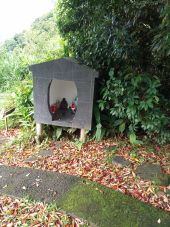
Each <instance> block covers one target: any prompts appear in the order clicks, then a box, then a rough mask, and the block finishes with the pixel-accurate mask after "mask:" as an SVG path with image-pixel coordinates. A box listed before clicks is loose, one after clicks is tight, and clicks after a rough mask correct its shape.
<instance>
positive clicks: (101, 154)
mask: <svg viewBox="0 0 170 227" xmlns="http://www.w3.org/2000/svg"><path fill="white" fill-rule="evenodd" d="M117 141H120V142H117ZM110 146H113V147H115V146H116V149H113V150H110V151H107V149H105V148H106V147H110ZM48 148H49V149H50V150H52V151H53V155H52V156H51V157H45V158H43V157H39V158H38V160H35V161H32V162H29V163H26V162H24V161H25V160H26V159H27V158H28V157H30V156H31V155H33V154H35V152H37V147H30V148H29V149H20V148H18V147H17V146H16V145H13V146H11V147H10V148H9V149H8V150H7V151H6V152H5V153H3V154H2V155H1V157H0V163H1V164H3V165H12V166H20V167H32V168H37V169H42V170H48V171H57V172H62V173H67V174H70V175H76V176H81V177H84V178H86V179H89V180H92V181H94V182H98V183H100V184H102V185H104V186H106V187H108V188H111V189H114V190H117V191H120V192H122V193H124V194H128V195H130V196H132V197H134V198H136V199H138V200H140V201H143V202H145V203H148V204H150V205H152V206H154V207H157V208H161V209H163V210H165V211H170V195H169V192H170V186H158V185H157V184H156V183H154V182H151V181H149V180H148V181H147V180H143V179H140V178H139V177H137V176H136V174H135V169H136V168H137V166H139V165H140V164H141V163H142V162H144V161H147V162H150V163H157V164H160V166H161V168H162V169H163V171H164V172H165V173H167V174H170V163H169V157H170V145H166V146H162V147H159V146H154V147H153V146H143V145H141V146H138V147H137V148H133V147H132V146H131V145H130V144H129V143H128V142H127V141H126V140H124V139H119V140H116V141H114V139H108V140H103V141H101V142H96V141H91V142H87V143H86V144H84V145H83V147H82V148H81V149H80V150H79V149H78V148H77V147H76V146H75V144H74V143H71V142H69V141H65V142H63V144H62V146H61V147H58V146H57V142H49V144H48ZM115 154H116V155H121V156H123V157H125V158H126V159H128V160H130V161H131V166H129V167H126V168H120V167H117V166H114V165H113V164H112V163H111V160H112V158H113V156H114V155H115Z"/></svg>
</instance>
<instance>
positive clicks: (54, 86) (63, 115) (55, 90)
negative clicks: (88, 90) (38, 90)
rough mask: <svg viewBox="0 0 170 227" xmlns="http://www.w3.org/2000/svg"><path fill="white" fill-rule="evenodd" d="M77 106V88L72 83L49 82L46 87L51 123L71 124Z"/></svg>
mask: <svg viewBox="0 0 170 227" xmlns="http://www.w3.org/2000/svg"><path fill="white" fill-rule="evenodd" d="M77 104H78V96H77V87H76V84H75V83H74V81H66V80H57V79H53V80H51V82H50V84H49V87H48V108H49V112H50V114H51V117H52V121H60V122H68V123H71V122H72V121H73V119H74V117H75V115H76V111H77Z"/></svg>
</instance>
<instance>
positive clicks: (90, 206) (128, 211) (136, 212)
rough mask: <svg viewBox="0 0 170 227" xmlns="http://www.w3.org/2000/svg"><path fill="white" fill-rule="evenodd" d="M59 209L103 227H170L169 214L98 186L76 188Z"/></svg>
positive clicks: (89, 185)
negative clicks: (159, 221)
mask: <svg viewBox="0 0 170 227" xmlns="http://www.w3.org/2000/svg"><path fill="white" fill-rule="evenodd" d="M59 205H60V207H61V208H62V209H63V210H65V211H67V212H69V213H71V214H74V215H76V216H78V217H80V218H83V219H85V220H87V221H89V223H95V224H96V226H100V227H110V226H111V227H125V226H126V227H132V226H133V227H152V226H153V227H156V226H161V227H167V226H170V215H169V214H168V213H166V212H164V211H162V210H159V209H156V208H154V207H151V206H149V205H147V204H144V203H142V202H140V201H138V200H136V199H134V198H132V197H130V196H127V195H124V194H122V193H120V192H116V191H114V190H111V189H108V188H105V187H103V186H101V185H99V184H97V183H89V182H88V184H83V183H81V184H79V185H76V186H74V187H73V188H72V190H71V191H70V192H68V193H67V195H66V196H65V198H64V199H62V200H61V201H60V204H59ZM158 219H160V220H161V225H160V224H159V223H158ZM90 226H91V225H90Z"/></svg>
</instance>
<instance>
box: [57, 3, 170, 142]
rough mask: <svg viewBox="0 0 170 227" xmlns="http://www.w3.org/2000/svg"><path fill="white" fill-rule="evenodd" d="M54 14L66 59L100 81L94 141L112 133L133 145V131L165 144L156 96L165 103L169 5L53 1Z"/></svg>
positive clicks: (163, 122) (168, 83)
mask: <svg viewBox="0 0 170 227" xmlns="http://www.w3.org/2000/svg"><path fill="white" fill-rule="evenodd" d="M55 13H56V20H57V25H58V28H59V31H60V34H61V35H62V37H63V38H64V39H65V41H66V43H67V47H68V50H69V54H70V55H71V56H73V57H75V58H77V59H78V60H79V61H80V62H82V63H85V64H87V65H89V66H91V67H93V68H95V69H97V70H99V71H100V72H101V80H100V82H101V81H104V85H101V87H102V94H101V95H100V98H99V99H100V102H99V109H100V111H99V110H98V109H97V108H95V110H94V113H95V119H96V133H95V138H96V139H97V140H100V139H101V138H103V136H104V135H106V134H107V135H109V134H110V135H111V134H113V130H115V131H117V132H119V133H121V134H127V135H128V136H129V139H130V141H131V143H133V144H139V143H140V141H138V140H137V137H136V132H138V131H144V132H145V133H147V135H149V136H150V137H152V136H155V135H157V136H158V135H159V136H158V138H159V140H160V141H159V142H165V141H167V138H168V137H169V133H168V131H166V130H165V128H166V126H167V123H168V117H167V116H165V114H164V113H165V112H166V111H167V110H168V109H166V108H165V106H166V103H167V100H165V99H164V98H163V96H162V95H164V97H165V98H166V99H168V98H170V95H169V94H170V93H169V89H170V79H169V71H170V65H169V60H170V59H169V57H170V55H169V53H170V42H169V40H170V39H169V26H170V17H169V15H170V8H169V2H168V1H166V0H161V1H160V0H156V1H153V0H152V1H150V0H145V1H139V0H134V1H128V0H120V1H115V0H109V1H105V0H98V1H97V0H94V1H89V0H84V1H77V0H67V1H64V0H59V1H58V3H57V6H56V10H55ZM111 68H114V70H115V72H114V73H113V71H110V69H111ZM126 71H127V73H125V72H126ZM129 72H130V73H129ZM108 73H109V74H110V75H109V78H108ZM154 75H156V76H157V77H155V76H154ZM165 109H166V110H165Z"/></svg>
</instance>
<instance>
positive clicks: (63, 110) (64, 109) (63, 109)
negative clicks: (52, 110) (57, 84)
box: [60, 98, 68, 115]
mask: <svg viewBox="0 0 170 227" xmlns="http://www.w3.org/2000/svg"><path fill="white" fill-rule="evenodd" d="M67 110H68V102H67V101H66V99H65V98H63V99H62V101H61V103H60V112H61V114H62V115H65V113H66V112H67Z"/></svg>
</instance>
